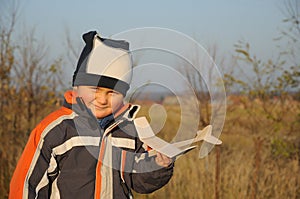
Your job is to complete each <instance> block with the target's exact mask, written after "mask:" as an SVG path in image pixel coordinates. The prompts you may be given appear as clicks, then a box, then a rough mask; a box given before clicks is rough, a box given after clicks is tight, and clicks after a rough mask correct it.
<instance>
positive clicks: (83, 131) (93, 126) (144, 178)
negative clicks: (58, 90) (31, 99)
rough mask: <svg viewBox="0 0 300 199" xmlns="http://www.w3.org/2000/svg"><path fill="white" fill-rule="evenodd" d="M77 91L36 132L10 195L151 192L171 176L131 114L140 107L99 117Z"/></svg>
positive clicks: (86, 195)
mask: <svg viewBox="0 0 300 199" xmlns="http://www.w3.org/2000/svg"><path fill="white" fill-rule="evenodd" d="M72 101H74V97H73V93H72V91H67V92H66V93H65V101H64V104H63V106H62V107H61V108H60V109H59V110H57V111H55V112H53V113H51V114H50V115H48V116H47V117H46V118H44V119H43V120H42V121H41V122H40V123H39V124H38V125H37V126H36V128H35V129H34V130H33V131H32V132H31V134H30V137H29V140H28V142H27V144H26V146H25V149H24V151H23V153H22V155H21V158H20V160H19V162H18V164H17V167H16V169H15V172H14V174H13V177H12V179H11V183H10V193H9V198H10V199H19V198H55V199H59V198H63V199H68V198H70V199H75V198H80V199H83V198H84V199H89V198H96V199H98V198H105V199H108V198H131V197H132V194H131V189H133V190H135V191H136V192H138V193H151V192H153V191H155V190H157V189H159V188H161V187H162V186H164V185H165V184H166V183H167V182H168V181H169V180H170V178H171V176H172V173H173V164H172V165H170V166H169V167H168V168H162V167H159V166H158V165H157V164H156V163H155V160H154V158H153V157H151V158H150V157H148V156H147V151H146V149H147V146H146V145H145V144H144V143H142V142H141V141H140V139H139V138H138V137H137V132H136V129H135V127H134V124H133V122H132V120H133V119H134V117H135V115H136V113H137V111H138V109H139V107H138V106H137V105H129V104H128V105H124V107H122V108H121V110H120V111H118V112H117V113H116V114H114V117H112V116H110V117H107V118H104V119H103V120H101V121H98V120H97V119H96V118H95V117H94V116H93V115H92V113H91V111H90V110H89V109H88V108H87V107H86V106H85V105H84V103H83V102H82V101H81V100H80V98H76V102H75V103H73V102H72Z"/></svg>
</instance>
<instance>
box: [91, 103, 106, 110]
mask: <svg viewBox="0 0 300 199" xmlns="http://www.w3.org/2000/svg"><path fill="white" fill-rule="evenodd" d="M91 105H92V106H93V107H94V108H95V109H101V110H103V109H106V108H108V106H99V105H95V104H91Z"/></svg>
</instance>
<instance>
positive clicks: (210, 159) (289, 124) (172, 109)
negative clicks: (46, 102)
mask: <svg viewBox="0 0 300 199" xmlns="http://www.w3.org/2000/svg"><path fill="white" fill-rule="evenodd" d="M250 105H251V106H250V108H251V109H248V108H249V107H246V108H245V106H240V105H236V104H233V105H230V106H229V107H228V110H227V115H226V121H225V126H224V128H223V131H222V134H221V136H220V139H221V140H222V141H223V143H222V145H220V146H217V147H214V148H213V150H212V151H211V152H210V154H209V155H208V156H206V157H205V158H202V159H199V148H200V146H201V144H202V143H199V144H198V147H197V149H196V150H193V151H191V152H189V153H188V154H186V155H184V156H181V157H180V158H179V159H178V160H177V161H176V162H175V168H174V175H173V177H172V179H171V180H170V182H169V183H168V184H167V185H166V186H165V187H163V188H162V189H160V190H158V191H156V192H154V193H152V194H148V195H143V194H138V193H134V195H135V198H138V199H146V198H148V199H150V198H152V199H155V198H176V199H187V198H188V199H193V198H195V199H199V198H203V199H211V198H212V199H220V198H222V199H223V198H224V199H244V198H245V199H248V198H249V199H260V198H263V199H264V198H272V199H282V198H284V199H285V198H289V199H290V198H295V199H297V198H298V199H299V198H300V174H299V173H300V161H299V143H300V142H299V139H300V119H299V117H300V114H299V113H300V111H299V110H300V108H299V107H300V106H299V102H297V104H296V106H295V108H292V109H290V108H289V109H282V110H281V113H282V114H283V115H285V117H283V119H282V120H278V119H277V120H273V118H270V117H269V115H268V114H265V112H264V110H263V109H262V108H261V106H257V104H256V105H253V104H250ZM150 107H151V104H143V108H142V109H141V111H140V113H139V116H141V115H146V116H147V117H148V119H149V120H150V119H151V120H152V121H154V122H155V121H156V123H157V121H160V120H162V118H160V117H162V116H163V117H166V118H165V119H166V123H165V124H164V125H163V128H162V129H161V130H160V133H158V134H157V135H158V136H159V137H161V138H163V139H165V140H166V141H172V139H173V138H174V136H176V134H177V130H178V128H179V127H180V125H179V124H180V120H181V110H180V107H178V106H177V105H161V106H158V107H156V109H155V110H152V111H154V112H153V113H151V114H150V115H149V108H150ZM162 108H163V109H164V110H162ZM283 108H284V107H283ZM164 111H165V113H164ZM157 113H159V114H157ZM278 113H280V109H278V110H277V109H276V113H275V114H278ZM253 116H255V117H253ZM188 117H189V116H188ZM194 122H195V119H194V118H192V117H190V118H188V119H187V120H186V121H185V122H184V124H183V125H186V126H185V127H184V129H186V130H187V131H189V130H190V129H189V125H190V124H192V123H194ZM153 128H154V129H157V130H159V129H160V128H161V126H154V127H153ZM199 128H203V126H201V125H200V124H199ZM7 129H8V130H9V129H12V127H11V128H7ZM20 130H21V129H20ZM191 130H192V129H191ZM20 132H23V131H20ZM20 132H19V133H20ZM189 133H190V132H187V135H186V138H188V137H191V134H190V135H189ZM1 135H2V139H1V143H2V144H1V145H0V189H1V190H0V198H7V196H8V187H9V181H10V177H11V174H12V172H13V170H14V167H15V164H16V162H17V160H18V157H19V156H20V153H21V152H22V149H23V147H24V144H25V143H26V140H27V137H26V136H28V134H26V132H25V133H24V132H23V134H22V136H18V135H19V134H18V131H16V132H14V131H1ZM183 137H185V135H183ZM181 138H182V136H181V137H180V139H181Z"/></svg>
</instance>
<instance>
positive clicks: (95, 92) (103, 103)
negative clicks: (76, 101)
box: [76, 86, 124, 119]
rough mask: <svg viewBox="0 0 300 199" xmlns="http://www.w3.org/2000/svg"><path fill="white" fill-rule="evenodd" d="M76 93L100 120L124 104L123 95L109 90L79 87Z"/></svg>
mask: <svg viewBox="0 0 300 199" xmlns="http://www.w3.org/2000/svg"><path fill="white" fill-rule="evenodd" d="M76 91H77V95H78V96H79V97H81V98H82V100H83V101H84V103H85V104H86V106H87V107H88V108H90V109H91V111H92V112H93V114H94V115H95V116H96V118H98V119H101V118H104V117H106V116H108V115H110V114H112V113H114V112H115V111H117V110H118V109H119V108H120V107H121V105H122V104H123V98H124V97H123V95H122V94H121V93H119V92H117V91H114V90H112V89H109V88H103V87H95V86H78V87H77V89H76Z"/></svg>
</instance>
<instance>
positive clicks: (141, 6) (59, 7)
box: [22, 0, 283, 56]
mask: <svg viewBox="0 0 300 199" xmlns="http://www.w3.org/2000/svg"><path fill="white" fill-rule="evenodd" d="M282 6H283V1H279V0H253V1H246V0H231V1H224V0H223V1H222V0H218V1H217V0H212V1H207V0H205V1H204V0H198V1H196V0H195V1H189V0H187V1H182V0H181V1H177V0H173V1H171V0H166V1H158V0H152V1H141V0H128V1H115V0H111V1H99V0H92V1H82V0H72V1H71V0H52V1H46V0H27V1H26V3H24V4H23V6H22V13H23V14H24V16H25V18H24V19H25V21H26V24H27V25H29V26H35V27H36V29H37V31H38V32H39V33H40V35H41V36H44V37H46V38H47V39H50V41H51V43H52V44H56V45H60V43H61V40H63V39H64V31H65V29H66V28H68V29H69V30H70V31H71V35H72V38H74V39H78V40H80V36H81V34H82V33H83V32H85V31H87V30H91V29H96V30H98V31H99V32H100V33H101V34H102V35H104V36H109V35H112V34H115V33H118V32H121V31H125V30H128V29H132V28H137V27H145V26H151V27H152V26H154V27H163V28H170V29H174V30H177V31H180V32H182V33H184V34H187V35H189V36H191V37H193V38H195V39H196V40H197V41H199V42H200V43H201V44H203V45H204V46H209V45H213V44H217V46H218V48H220V50H223V51H227V49H232V48H233V45H234V43H236V42H237V41H238V40H245V41H248V42H249V43H250V44H252V46H253V48H254V49H255V51H256V52H257V53H258V54H261V53H266V51H268V53H266V56H269V55H270V53H271V52H270V51H272V50H270V49H272V48H273V47H274V46H275V44H274V42H273V39H274V38H275V37H277V36H278V35H279V30H278V29H279V27H280V25H281V21H282V19H283V15H282V13H281V11H280V9H281V8H282Z"/></svg>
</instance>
